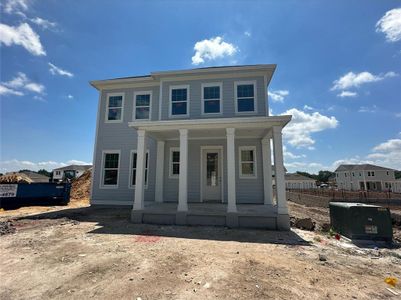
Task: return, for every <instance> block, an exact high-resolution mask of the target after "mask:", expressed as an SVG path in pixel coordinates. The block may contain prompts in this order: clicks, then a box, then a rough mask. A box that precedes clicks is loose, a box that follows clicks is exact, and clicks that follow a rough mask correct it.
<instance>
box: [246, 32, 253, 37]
mask: <svg viewBox="0 0 401 300" xmlns="http://www.w3.org/2000/svg"><path fill="white" fill-rule="evenodd" d="M244 35H246V36H247V37H250V36H251V35H252V34H251V33H250V32H249V31H245V32H244Z"/></svg>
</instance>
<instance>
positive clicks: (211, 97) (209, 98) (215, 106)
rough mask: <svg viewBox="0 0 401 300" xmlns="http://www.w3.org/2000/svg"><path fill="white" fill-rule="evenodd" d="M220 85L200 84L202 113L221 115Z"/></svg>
mask: <svg viewBox="0 0 401 300" xmlns="http://www.w3.org/2000/svg"><path fill="white" fill-rule="evenodd" d="M221 93H222V84H221V83H207V84H202V113H203V114H219V113H221Z"/></svg>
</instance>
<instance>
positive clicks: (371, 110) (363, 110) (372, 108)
mask: <svg viewBox="0 0 401 300" xmlns="http://www.w3.org/2000/svg"><path fill="white" fill-rule="evenodd" d="M376 111H377V106H376V105H373V106H361V107H360V108H359V110H358V112H360V113H375V112H376Z"/></svg>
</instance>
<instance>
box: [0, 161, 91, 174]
mask: <svg viewBox="0 0 401 300" xmlns="http://www.w3.org/2000/svg"><path fill="white" fill-rule="evenodd" d="M91 164H92V163H88V162H84V161H81V160H74V159H73V160H69V161H66V162H56V161H41V162H32V161H27V160H17V159H12V160H5V161H0V172H2V173H4V172H15V171H19V170H22V169H29V170H32V171H38V170H40V169H46V170H48V171H51V170H53V169H56V168H60V167H65V166H68V165H91Z"/></svg>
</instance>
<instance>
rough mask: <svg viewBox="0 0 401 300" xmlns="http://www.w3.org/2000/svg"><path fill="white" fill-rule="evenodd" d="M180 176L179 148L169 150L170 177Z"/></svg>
mask: <svg viewBox="0 0 401 300" xmlns="http://www.w3.org/2000/svg"><path fill="white" fill-rule="evenodd" d="M178 175H180V150H179V148H170V177H178Z"/></svg>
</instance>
